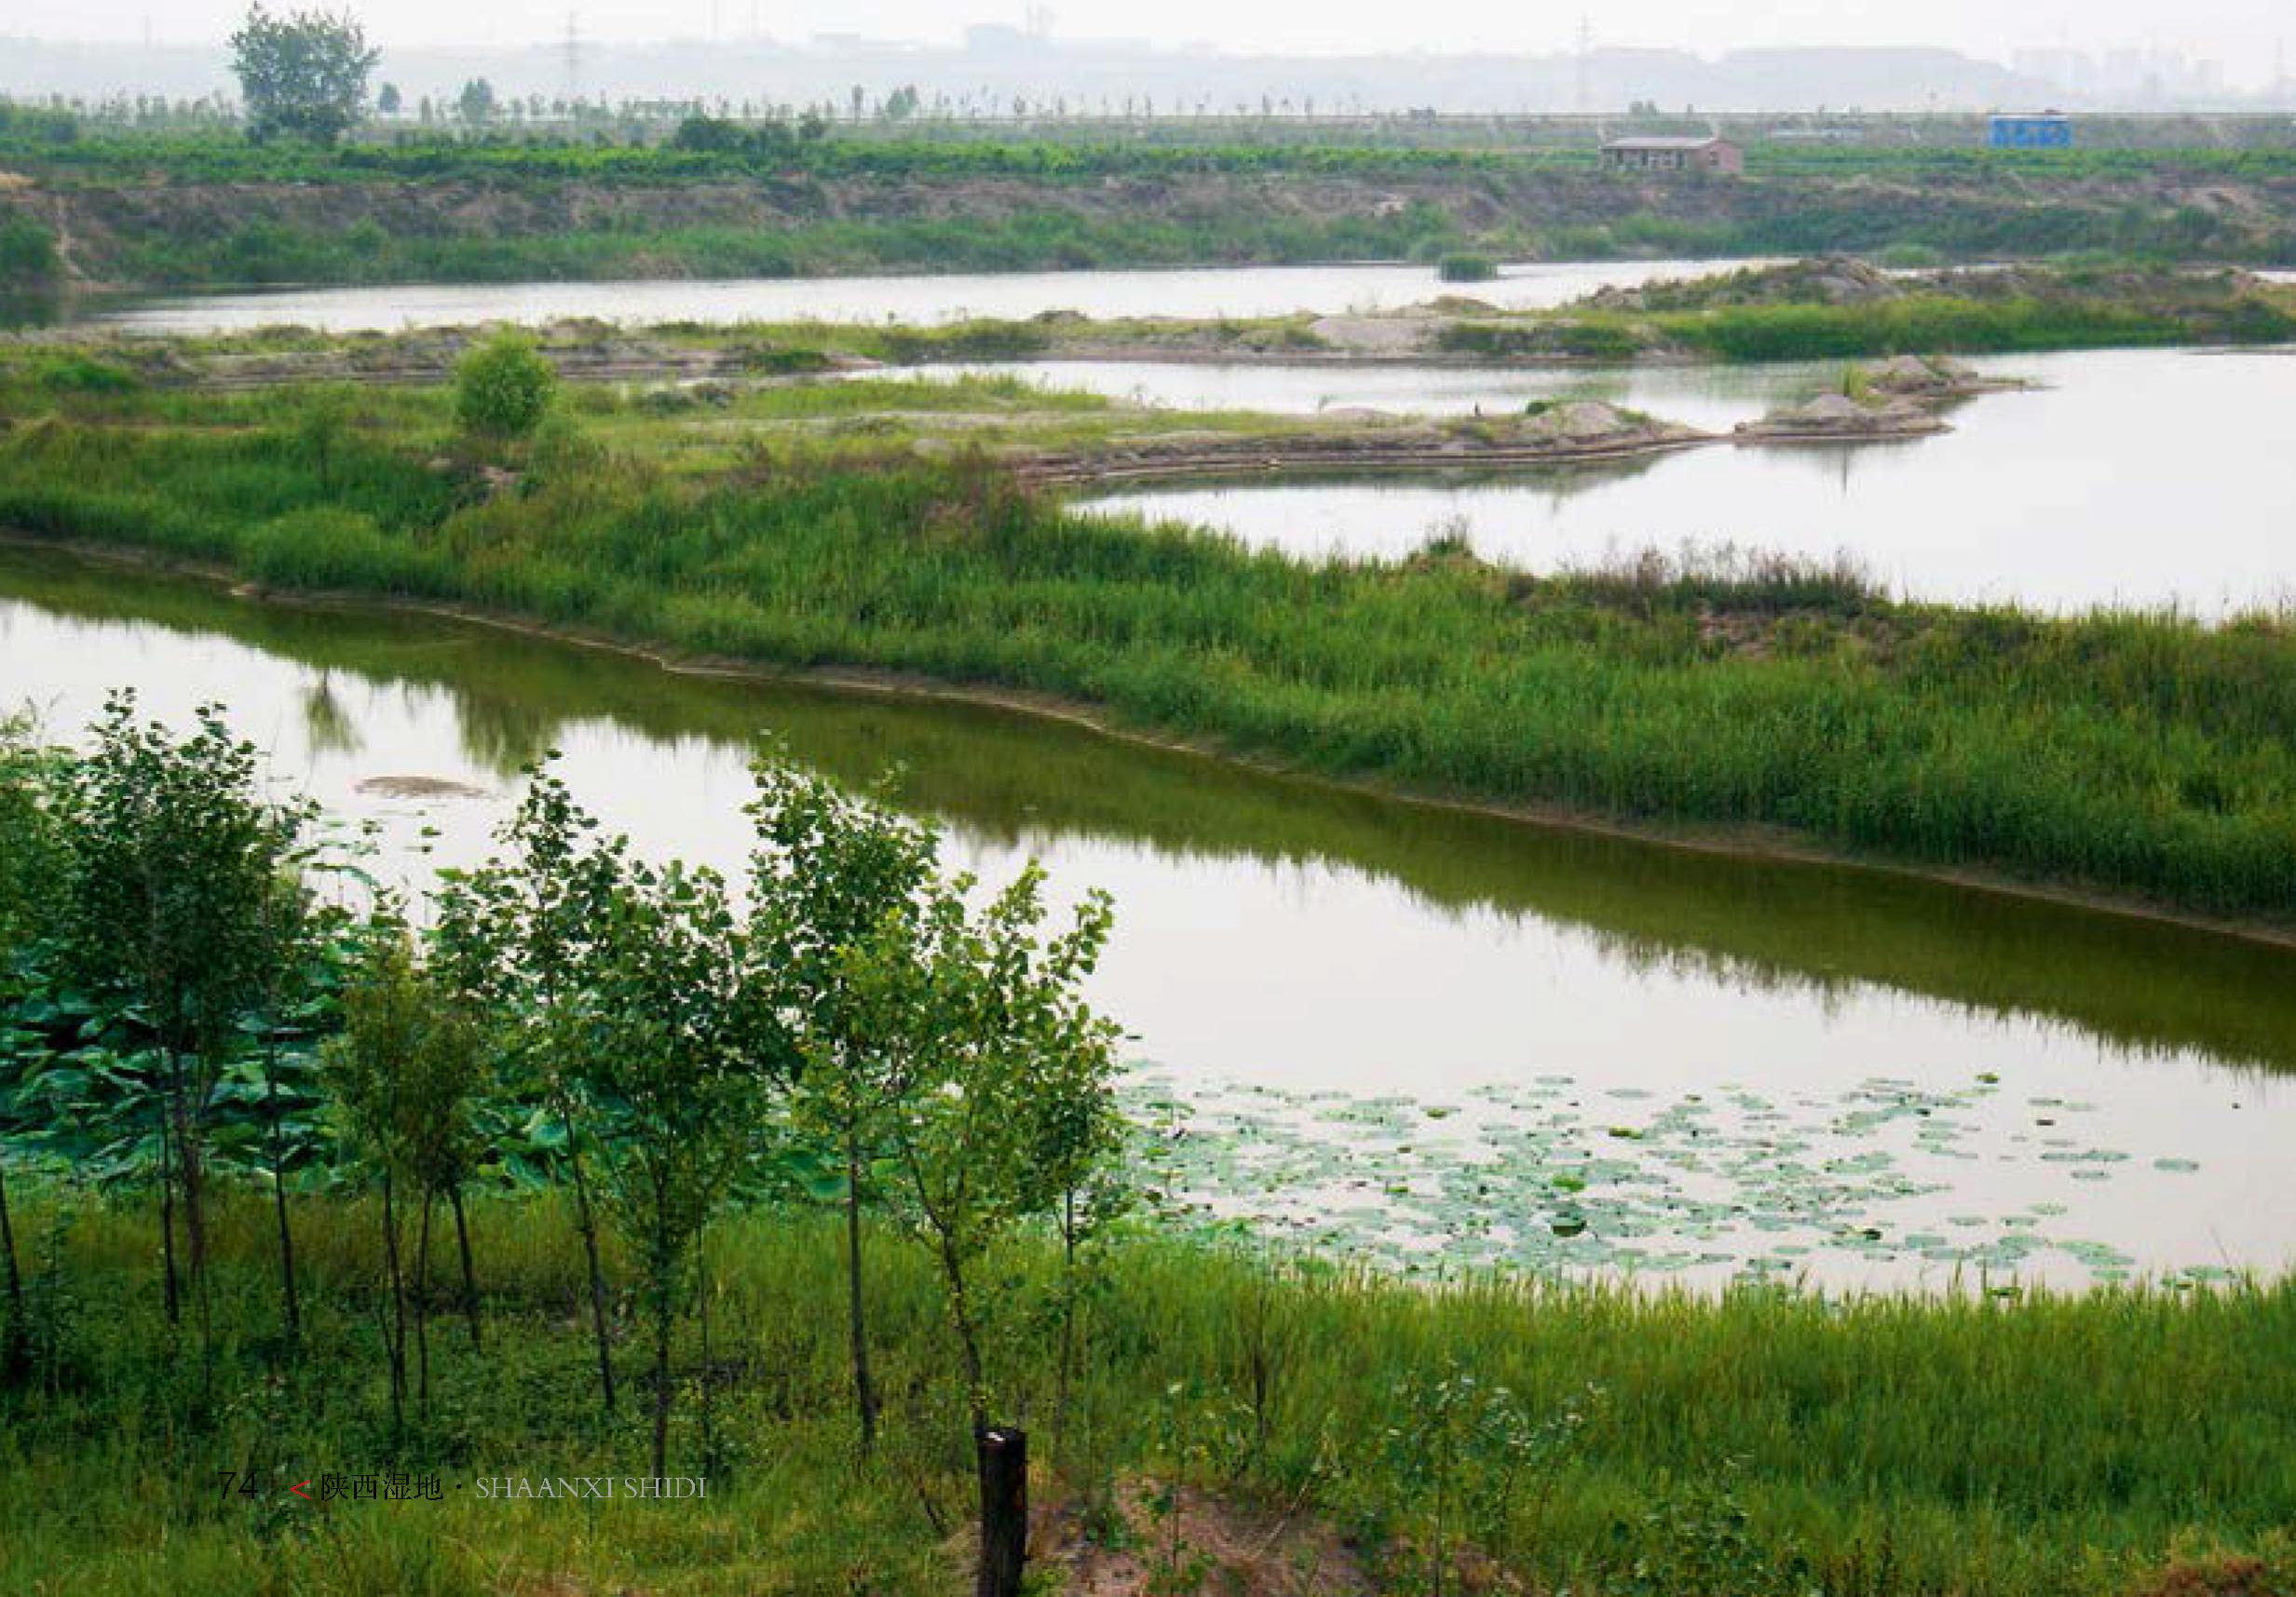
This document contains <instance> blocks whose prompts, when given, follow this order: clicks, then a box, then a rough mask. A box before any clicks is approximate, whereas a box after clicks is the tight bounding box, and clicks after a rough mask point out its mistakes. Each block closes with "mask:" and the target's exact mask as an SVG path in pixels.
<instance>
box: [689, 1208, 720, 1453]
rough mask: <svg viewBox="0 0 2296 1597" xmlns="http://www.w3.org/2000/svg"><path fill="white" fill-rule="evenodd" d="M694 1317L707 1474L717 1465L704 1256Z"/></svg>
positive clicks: (707, 1265) (706, 1266)
mask: <svg viewBox="0 0 2296 1597" xmlns="http://www.w3.org/2000/svg"><path fill="white" fill-rule="evenodd" d="M694 1317H695V1318H696V1319H697V1320H700V1322H701V1324H700V1331H701V1468H702V1470H703V1472H704V1473H708V1472H710V1471H711V1470H713V1468H715V1466H716V1463H717V1433H716V1429H715V1428H714V1426H713V1421H712V1415H711V1413H710V1404H711V1401H712V1400H711V1396H710V1387H711V1386H712V1384H713V1383H712V1380H711V1377H712V1376H713V1374H715V1371H714V1369H713V1366H712V1365H711V1362H710V1264H709V1259H708V1257H707V1256H706V1254H705V1255H704V1257H703V1259H702V1262H701V1289H700V1299H699V1300H698V1301H697V1302H696V1303H695V1305H694Z"/></svg>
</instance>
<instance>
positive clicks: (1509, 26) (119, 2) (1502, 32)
mask: <svg viewBox="0 0 2296 1597" xmlns="http://www.w3.org/2000/svg"><path fill="white" fill-rule="evenodd" d="M322 3H323V0H322ZM292 7H293V0H285V5H284V7H282V8H292ZM351 8H352V9H353V10H355V11H356V12H357V13H358V14H359V15H360V17H361V18H362V19H363V20H365V22H366V23H367V26H368V29H369V32H370V33H371V34H373V35H374V37H375V39H376V40H377V41H378V42H379V43H380V44H382V45H383V46H384V47H387V48H390V47H397V48H428V47H479V48H501V47H511V46H517V45H525V44H537V43H549V42H552V41H557V40H561V39H563V38H564V36H565V34H566V31H567V25H568V21H569V19H570V18H572V19H574V20H575V21H576V25H577V27H578V29H579V32H580V34H581V35H582V36H583V37H585V38H588V39H591V40H593V41H596V42H599V43H617V44H637V43H651V42H671V41H680V40H684V41H693V40H706V39H736V38H745V37H755V36H763V37H767V38H769V39H772V40H774V41H776V42H778V43H781V44H783V45H794V46H803V45H807V44H808V43H811V42H814V41H817V40H822V39H831V40H868V41H871V42H886V43H892V42H913V43H916V44H919V45H925V46H931V47H954V46H957V45H958V44H959V43H961V41H962V39H963V37H964V34H965V30H966V28H967V27H968V26H969V25H979V24H990V25H1002V26H1006V27H1012V28H1015V29H1018V28H1023V27H1026V26H1028V25H1029V24H1030V23H1031V21H1032V20H1033V21H1034V22H1035V23H1036V24H1037V25H1039V26H1040V27H1048V28H1049V29H1050V31H1051V32H1053V34H1056V35H1057V36H1058V37H1061V38H1063V39H1066V40H1070V41H1076V40H1085V39H1107V40H1120V41H1134V42H1137V43H1140V44H1143V45H1148V46H1153V47H1158V48H1162V49H1175V48H1181V47H1189V46H1205V47H1213V48H1216V49H1217V50H1220V51H1222V52H1227V53H1238V54H1276V55H1286V56H1297V55H1310V56H1313V55H1356V54H1369V53H1382V52H1401V53H1409V52H1426V53H1432V54H1453V53H1464V52H1474V53H1500V54H1505V53H1523V54H1533V55H1537V54H1551V53H1560V52H1568V51H1570V50H1572V49H1574V48H1576V47H1577V45H1578V41H1579V37H1580V29H1581V26H1582V22H1583V21H1584V22H1585V23H1586V24H1587V25H1588V26H1589V27H1590V28H1591V32H1592V34H1593V37H1594V39H1595V41H1596V43H1597V44H1599V45H1604V46H1612V47H1652V48H1678V49H1688V50H1693V51H1697V52H1699V53H1701V54H1705V55H1715V54H1719V53H1721V52H1724V51H1727V50H1732V49H1742V48H1758V47H1787V46H1868V47H1873V46H1889V47H1923V46H1929V47H1942V48H1950V49H1957V50H1961V51H1963V52H1965V53H1968V54H1971V55H1974V56H1977V57H1979V58H1981V59H1985V60H1989V61H1998V62H2001V63H2003V64H2012V63H2014V62H2015V61H2017V58H2018V57H2019V56H2020V55H2022V56H2024V57H2026V58H2027V59H2029V60H2031V59H2033V58H2036V57H2039V56H2043V55H2052V56H2055V57H2056V58H2057V59H2058V60H2060V61H2061V60H2070V59H2072V57H2074V56H2085V57H2089V58H2092V59H2095V60H2097V61H2110V60H2113V59H2118V60H2119V61H2122V62H2123V63H2124V65H2125V66H2126V63H2127V62H2129V61H2142V60H2144V59H2145V58H2147V57H2151V58H2153V59H2155V60H2160V61H2174V60H2177V59H2179V58H2182V59H2184V60H2186V61H2193V62H2197V63H2206V64H2207V65H2208V66H2211V67H2213V69H2214V70H2215V71H2217V72H2220V73H2221V74H2222V76H2223V78H2224V81H2225V82H2226V84H2227V85H2229V86H2230V87H2232V88H2260V87H2262V86H2263V85H2264V84H2266V83H2268V82H2270V81H2271V80H2272V79H2273V77H2274V74H2275V73H2276V71H2280V70H2284V68H2283V66H2282V64H2281V63H2282V62H2283V61H2285V50H2286V44H2285V35H2287V34H2289V33H2291V32H2296V27H2292V26H2291V25H2290V24H2289V23H2288V22H2287V21H2285V20H2282V18H2283V17H2284V15H2285V14H2284V13H2280V12H2278V11H2276V8H2271V7H2259V6H2256V5H2254V4H2253V3H2252V0H2185V3H2182V4H2179V5H2176V6H2173V7H2172V6H2167V5H2162V4H2158V3H2157V0H2030V3H2028V4H2025V5H2021V6H2017V7H2004V6H2000V5H1998V4H1994V3H1992V0H1930V3H1929V4H1927V5H1924V6H1922V7H1920V8H1919V9H1918V11H1916V12H1912V13H1909V11H1908V10H1907V8H1906V7H1903V6H1895V5H1893V6H1882V5H1874V4H1864V5H1853V6H1844V5H1841V4H1838V3H1836V0H1770V3H1766V4H1762V5H1753V4H1746V5H1741V6H1730V7H1715V6H1712V5H1710V4H1705V3H1704V0H1646V3H1645V4H1643V5H1639V6H1636V7H1624V8H1622V7H1603V8H1597V7H1593V6H1591V5H1586V6H1583V7H1525V6H1522V5H1519V4H1516V5H1501V4H1497V3H1495V0H1420V4H1418V5H1414V6H1410V7H1385V8H1376V7H1348V8H1346V9H1345V10H1344V11H1343V12H1335V9H1334V8H1333V7H1329V6H1327V5H1321V4H1312V3H1310V0H1261V3H1260V4H1258V5H1255V6H1251V7H1235V6H1232V5H1227V4H1223V3H1220V0H1165V3H1164V4H1162V5H1159V6H1157V7H1152V8H1144V7H1138V6H1134V5H1124V4H1117V3H1115V0H1063V3H1062V4H1060V5H1058V6H1057V7H1031V6H1026V5H1024V4H1020V3H1017V0H1016V3H1013V4H1010V5H1005V6H987V7H979V8H972V9H966V10H958V9H956V8H952V7H947V6H945V5H943V4H936V3H933V0H837V3H836V4H831V3H827V0H574V3H573V4H571V5H569V4H565V3H562V0H500V3H497V4H495V5H491V6H488V7H469V6H467V5H460V4H455V3H454V0H364V3H362V4H354V5H353V6H352V7H351ZM244 9H245V7H244V5H243V4H241V3H240V0H164V3H155V0H75V4H74V5H73V6H71V7H68V8H62V7H56V6H55V5H53V4H52V0H0V35H15V36H18V37H42V38H48V39H54V40H59V41H63V40H85V41H90V42H109V43H142V42H146V41H149V42H154V43H158V44H163V45H178V46H185V45H203V44H212V43H214V42H217V41H219V40H221V39H222V38H223V37H224V35H225V34H228V33H229V32H230V30H231V28H232V27H233V26H234V25H235V24H236V22H237V20H238V17H239V16H240V15H241V14H242V13H243V12H244ZM1032 13H1033V16H1032Z"/></svg>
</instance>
